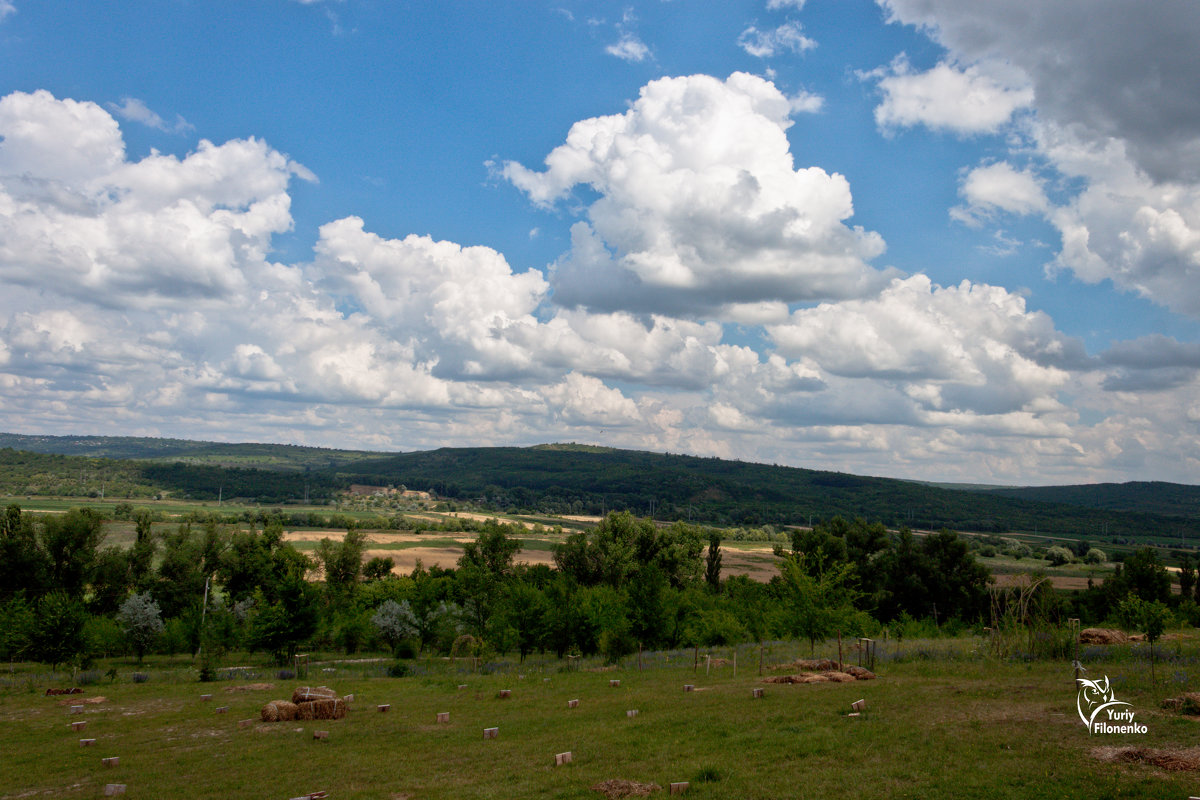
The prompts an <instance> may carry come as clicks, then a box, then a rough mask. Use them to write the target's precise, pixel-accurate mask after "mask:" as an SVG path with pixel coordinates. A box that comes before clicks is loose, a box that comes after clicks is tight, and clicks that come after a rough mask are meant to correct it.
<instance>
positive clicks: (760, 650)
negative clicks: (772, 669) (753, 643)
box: [758, 642, 763, 677]
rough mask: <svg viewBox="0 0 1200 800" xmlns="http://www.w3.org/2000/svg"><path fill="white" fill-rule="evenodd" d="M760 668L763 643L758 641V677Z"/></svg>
mask: <svg viewBox="0 0 1200 800" xmlns="http://www.w3.org/2000/svg"><path fill="white" fill-rule="evenodd" d="M762 668H763V643H762V642H759V643H758V675H759V677H762Z"/></svg>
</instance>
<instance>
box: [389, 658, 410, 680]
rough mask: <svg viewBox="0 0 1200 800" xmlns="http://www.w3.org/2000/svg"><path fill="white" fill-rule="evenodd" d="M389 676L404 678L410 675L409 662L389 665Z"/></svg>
mask: <svg viewBox="0 0 1200 800" xmlns="http://www.w3.org/2000/svg"><path fill="white" fill-rule="evenodd" d="M387 674H388V677H389V678H403V677H406V676H407V675H408V664H404V663H402V662H396V663H395V664H392V665H391V666H390V667H388V671H387Z"/></svg>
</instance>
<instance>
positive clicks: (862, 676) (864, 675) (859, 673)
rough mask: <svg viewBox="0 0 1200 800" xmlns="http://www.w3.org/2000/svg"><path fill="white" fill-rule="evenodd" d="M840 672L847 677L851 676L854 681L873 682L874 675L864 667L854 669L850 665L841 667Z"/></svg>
mask: <svg viewBox="0 0 1200 800" xmlns="http://www.w3.org/2000/svg"><path fill="white" fill-rule="evenodd" d="M842 672H845V673H846V674H847V675H853V676H854V679H855V680H856V681H873V680H875V673H874V672H871V670H869V669H867V668H865V667H856V666H854V665H852V664H851V665H849V666H845V667H842Z"/></svg>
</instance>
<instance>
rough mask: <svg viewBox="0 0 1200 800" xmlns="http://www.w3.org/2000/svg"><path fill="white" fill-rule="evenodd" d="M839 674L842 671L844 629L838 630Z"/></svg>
mask: <svg viewBox="0 0 1200 800" xmlns="http://www.w3.org/2000/svg"><path fill="white" fill-rule="evenodd" d="M837 634H838V672H841V671H842V629H841V628H838V632H837Z"/></svg>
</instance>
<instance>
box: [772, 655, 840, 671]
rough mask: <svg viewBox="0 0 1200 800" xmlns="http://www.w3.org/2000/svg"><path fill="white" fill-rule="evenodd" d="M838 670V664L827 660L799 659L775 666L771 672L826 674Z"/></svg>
mask: <svg viewBox="0 0 1200 800" xmlns="http://www.w3.org/2000/svg"><path fill="white" fill-rule="evenodd" d="M837 668H838V662H836V661H834V660H832V659H829V658H800V659H797V660H795V661H793V662H792V663H790V664H776V665H775V666H773V667H771V669H773V670H776V671H778V670H785V669H790V670H797V671H799V672H826V671H828V670H833V669H837Z"/></svg>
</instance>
